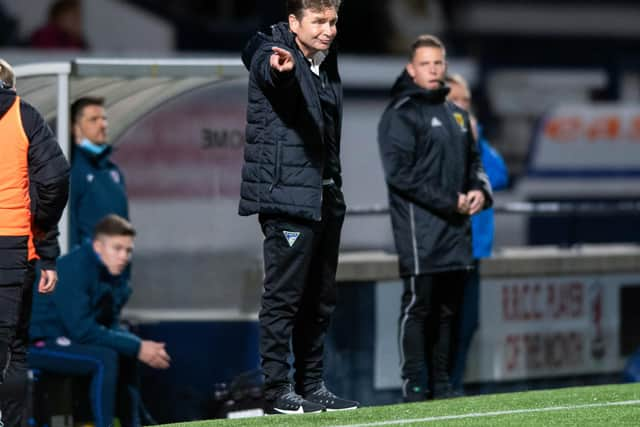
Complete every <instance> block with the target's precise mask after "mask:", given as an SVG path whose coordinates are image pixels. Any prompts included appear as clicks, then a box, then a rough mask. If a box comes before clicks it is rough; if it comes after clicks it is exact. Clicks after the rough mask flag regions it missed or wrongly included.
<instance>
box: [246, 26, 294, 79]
mask: <svg viewBox="0 0 640 427" xmlns="http://www.w3.org/2000/svg"><path fill="white" fill-rule="evenodd" d="M266 44H280V45H282V44H283V45H285V46H287V47H290V48H291V49H293V48H295V47H296V43H295V35H294V34H293V33H292V32H291V31H290V30H289V24H287V23H286V22H279V23H277V24H274V25H272V26H271V27H269V29H268V30H266V31H264V32H263V31H259V32H257V33H256V34H255V35H254V36H253V37H251V39H250V40H249V42H248V43H247V45H246V46H245V48H244V49H243V50H242V62H243V63H244V66H245V67H246V68H247V70H250V69H251V60H252V59H253V56H254V55H255V54H256V52H257V51H258V50H259V49H261V48H264V47H265V45H266Z"/></svg>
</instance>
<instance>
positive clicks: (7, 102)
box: [0, 89, 16, 118]
mask: <svg viewBox="0 0 640 427" xmlns="http://www.w3.org/2000/svg"><path fill="white" fill-rule="evenodd" d="M15 100H16V93H15V92H14V91H13V90H10V89H0V118H2V117H4V115H5V114H6V113H7V111H9V108H11V106H12V105H13V103H14V102H15Z"/></svg>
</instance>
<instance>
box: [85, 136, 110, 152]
mask: <svg viewBox="0 0 640 427" xmlns="http://www.w3.org/2000/svg"><path fill="white" fill-rule="evenodd" d="M80 146H81V147H82V148H85V149H86V150H88V151H90V152H91V153H93V154H96V155H100V154H102V153H103V152H104V150H106V149H107V144H101V145H98V144H94V143H93V142H91V141H89V140H88V139H87V138H83V139H82V141H80Z"/></svg>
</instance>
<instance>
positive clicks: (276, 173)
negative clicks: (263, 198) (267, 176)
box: [269, 142, 282, 191]
mask: <svg viewBox="0 0 640 427" xmlns="http://www.w3.org/2000/svg"><path fill="white" fill-rule="evenodd" d="M281 175H282V143H281V142H277V143H276V160H275V162H274V167H273V181H272V182H271V186H270V187H269V191H272V190H273V188H274V187H275V186H277V185H278V184H279V183H280V176H281Z"/></svg>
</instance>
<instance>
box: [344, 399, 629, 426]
mask: <svg viewBox="0 0 640 427" xmlns="http://www.w3.org/2000/svg"><path fill="white" fill-rule="evenodd" d="M630 405H640V400H626V401H623V402H605V403H589V404H586V405H571V406H549V407H547V408H536V409H514V410H511V411H495V412H474V413H471V414H461V415H443V416H441V417H428V418H415V419H412V420H394V421H377V422H375V423H367V424H345V425H342V426H334V427H375V426H391V425H401V424H410V423H426V422H431V421H446V420H459V419H463V418H477V417H497V416H500V415H516V414H529V413H535V412H551V411H571V410H574V409H589V408H602V407H607V406H630Z"/></svg>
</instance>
